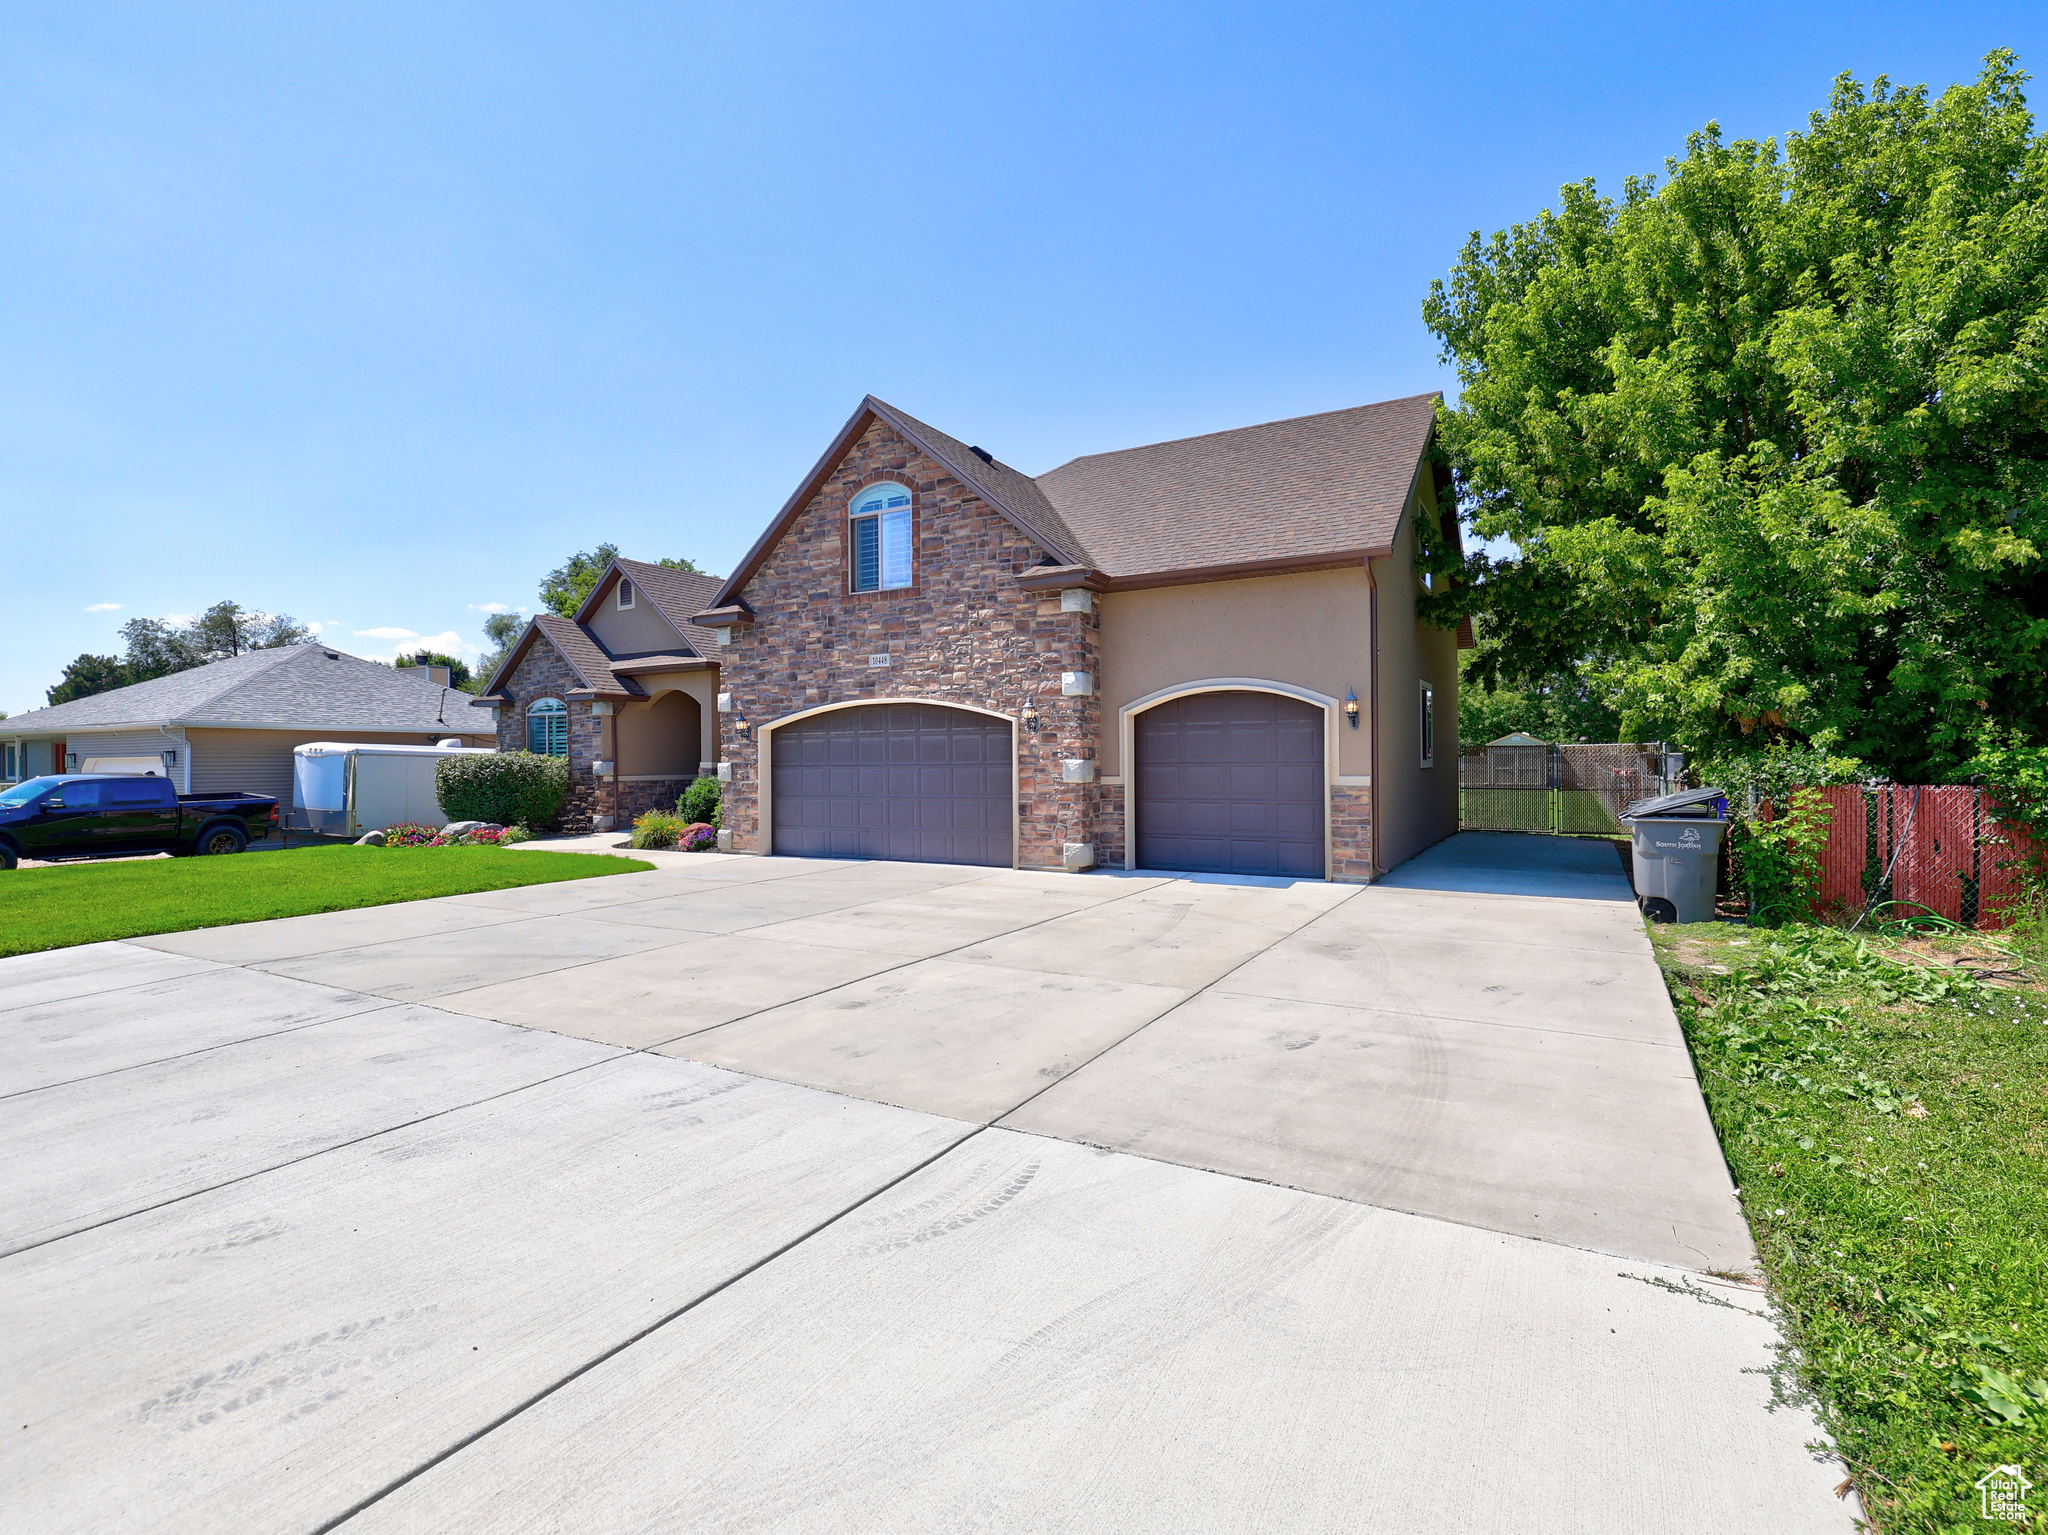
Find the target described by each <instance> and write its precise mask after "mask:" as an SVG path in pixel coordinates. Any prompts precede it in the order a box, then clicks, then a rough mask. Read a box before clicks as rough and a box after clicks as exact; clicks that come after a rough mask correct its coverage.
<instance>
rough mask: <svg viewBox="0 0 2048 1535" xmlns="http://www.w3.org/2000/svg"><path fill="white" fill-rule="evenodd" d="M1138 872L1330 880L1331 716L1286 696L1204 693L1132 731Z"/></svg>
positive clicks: (1142, 718) (1165, 708) (1146, 718)
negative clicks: (1327, 794) (1327, 725)
mask: <svg viewBox="0 0 2048 1535" xmlns="http://www.w3.org/2000/svg"><path fill="white" fill-rule="evenodd" d="M1133 738H1134V739H1133V744H1134V745H1135V747H1136V756H1137V775H1136V779H1135V782H1136V783H1137V786H1138V795H1137V805H1136V813H1137V817H1138V867H1139V868H1141V869H1188V870H1196V871H1202V872H1208V873H1217V874H1285V875H1295V876H1301V877H1306V878H1319V877H1320V876H1321V875H1322V872H1323V711H1322V710H1321V709H1319V708H1317V707H1316V706H1315V705H1313V704H1307V703H1303V702H1302V701H1301V700H1300V699H1298V698H1288V697H1285V696H1283V695H1282V694H1279V693H1196V694H1193V695H1192V696H1190V697H1187V698H1177V699H1174V700H1173V701H1172V702H1170V703H1163V704H1161V705H1159V706H1158V707H1157V708H1155V709H1147V710H1146V711H1145V712H1144V713H1143V714H1141V715H1139V716H1138V718H1137V721H1136V728H1135V730H1134V731H1133Z"/></svg>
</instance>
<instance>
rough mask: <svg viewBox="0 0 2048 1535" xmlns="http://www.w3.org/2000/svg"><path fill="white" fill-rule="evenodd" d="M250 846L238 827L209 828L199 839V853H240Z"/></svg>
mask: <svg viewBox="0 0 2048 1535" xmlns="http://www.w3.org/2000/svg"><path fill="white" fill-rule="evenodd" d="M248 845H249V839H248V838H247V837H245V836H243V835H242V830H241V828H240V827H238V826H209V827H208V828H207V829H206V834H205V835H204V836H202V837H201V838H200V839H199V851H200V852H202V853H211V854H227V853H239V852H241V850H242V849H243V848H245V847H247V846H248Z"/></svg>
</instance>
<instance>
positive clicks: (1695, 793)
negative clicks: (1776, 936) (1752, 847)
mask: <svg viewBox="0 0 2048 1535" xmlns="http://www.w3.org/2000/svg"><path fill="white" fill-rule="evenodd" d="M1621 824H1622V825H1624V826H1626V827H1627V828H1628V830H1629V841H1630V852H1631V854H1632V856H1633V859H1634V867H1635V883H1636V905H1638V906H1640V907H1641V908H1642V909H1643V915H1644V916H1646V917H1648V918H1649V919H1650V920H1651V921H1652V922H1711V921H1713V920H1714V885H1715V877H1716V875H1717V873H1718V872H1719V869H1720V862H1721V858H1720V855H1721V837H1722V834H1723V833H1724V832H1725V831H1726V830H1727V826H1728V797H1727V796H1726V795H1725V794H1723V793H1722V792H1721V791H1720V790H1719V789H1688V790H1686V791H1685V792H1684V793H1683V794H1666V795H1664V796H1662V797H1661V798H1658V799H1645V800H1637V801H1636V802H1635V803H1634V804H1633V805H1630V806H1629V807H1628V809H1626V810H1625V811H1623V812H1622V815H1621Z"/></svg>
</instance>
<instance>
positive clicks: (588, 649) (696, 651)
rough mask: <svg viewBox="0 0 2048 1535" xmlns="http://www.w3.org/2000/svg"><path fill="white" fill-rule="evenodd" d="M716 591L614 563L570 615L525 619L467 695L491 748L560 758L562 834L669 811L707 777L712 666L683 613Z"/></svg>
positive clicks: (702, 634)
mask: <svg viewBox="0 0 2048 1535" xmlns="http://www.w3.org/2000/svg"><path fill="white" fill-rule="evenodd" d="M719 584H720V583H719V580H718V578H717V577H716V576H700V575H696V574H694V573H692V572H689V571H682V570H671V569H669V568H668V567H667V566H663V565H647V564H643V563H642V562H640V561H639V560H614V561H613V562H612V564H611V565H610V566H609V567H608V568H607V569H606V571H605V573H604V575H603V576H602V577H601V578H600V579H599V581H598V583H597V585H596V586H594V587H592V588H591V591H590V595H589V596H588V597H586V598H585V599H584V601H583V605H582V606H581V607H580V608H578V609H577V611H576V615H575V617H573V618H562V617H560V616H559V615H557V614H554V613H542V614H540V615H539V616H537V617H536V618H534V619H533V621H532V622H531V623H529V624H528V625H527V626H526V632H525V633H523V634H522V635H520V637H519V639H518V640H517V641H516V642H515V643H514V644H513V646H512V648H511V650H509V651H507V652H506V655H505V659H504V661H503V662H502V663H501V664H500V665H499V667H498V669H497V670H496V671H495V672H494V673H493V674H492V675H491V679H490V681H489V682H488V683H486V684H485V687H484V691H483V694H482V696H481V697H478V698H477V699H475V700H473V702H474V705H475V707H477V708H480V709H488V710H490V711H491V718H492V719H493V720H494V721H495V729H496V741H497V746H498V749H499V750H500V751H539V752H547V753H551V754H553V755H556V756H566V757H567V758H568V759H569V799H568V802H567V803H566V804H565V805H564V806H563V809H562V817H561V826H562V828H563V829H564V830H567V831H589V830H591V829H593V828H595V829H597V830H609V829H611V828H612V827H615V826H625V825H630V824H631V822H632V820H633V818H634V817H635V816H637V815H640V814H641V813H642V812H644V811H647V810H655V809H659V810H670V809H673V808H674V807H675V803H676V800H677V799H678V798H679V797H680V796H681V794H682V792H683V790H684V789H685V788H687V787H688V786H689V783H690V780H691V779H693V778H695V777H697V776H698V775H699V774H705V773H711V772H714V771H716V769H717V765H718V743H719V731H718V713H717V709H716V706H715V702H716V701H715V693H714V690H715V687H716V683H717V677H718V666H717V663H716V662H714V661H710V660H707V659H705V655H706V652H707V650H708V649H709V648H710V644H711V636H710V634H709V633H708V632H707V631H706V630H704V629H702V628H700V627H699V626H698V625H696V624H695V623H694V622H692V621H691V617H690V615H691V614H693V613H695V612H696V611H697V610H698V609H699V608H701V607H703V606H705V605H706V604H707V603H708V602H710V601H711V600H712V599H713V598H714V597H715V595H716V593H717V591H718V588H719Z"/></svg>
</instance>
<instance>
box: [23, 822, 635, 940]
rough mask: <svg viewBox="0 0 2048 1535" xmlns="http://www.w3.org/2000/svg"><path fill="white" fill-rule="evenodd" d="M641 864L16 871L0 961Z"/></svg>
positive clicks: (273, 862)
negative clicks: (14, 956)
mask: <svg viewBox="0 0 2048 1535" xmlns="http://www.w3.org/2000/svg"><path fill="white" fill-rule="evenodd" d="M653 867H654V865H653V864H651V863H647V862H645V861H643V860H641V859H638V858H618V857H614V856H613V855H611V854H609V853H548V852H539V851H531V850H524V849H522V850H520V851H517V852H515V851H513V850H511V849H509V848H496V847H434V848H378V847H353V846H350V847H308V848H294V849H291V850H290V851H286V852H266V853H242V854H239V855H237V856H235V857H232V858H143V859H118V860H114V861H110V862H107V863H94V864H69V865H62V866H59V867H56V868H48V869H16V870H13V871H12V872H9V873H5V874H0V956H5V955H9V954H33V953H37V952H39V951H41V950H44V949H63V948H69V947H71V946H72V945H74V944H81V943H103V942H105V941H107V940H108V939H114V938H142V937H147V936H149V935H150V934H153V933H182V932H187V931H189V930H191V929H193V928H201V927H230V926H233V925H234V924H236V923H240V922H267V921H270V920H271V919H272V918H275V917H303V916H306V915H309V914H310V913H313V912H320V911H347V910H350V909H352V908H354V907H359V906H391V905H396V904H398V903H399V902H403V901H424V900H430V899H432V898H433V897H435V896H442V895H466V894H468V893H469V892H471V891H474V890H509V889H512V888H514V887H515V886H519V885H546V884H553V883H554V882H556V881H558V880H565V879H601V878H604V877H605V876H606V875H611V874H630V873H633V872H636V871H640V870H650V869H652V868H653Z"/></svg>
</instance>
